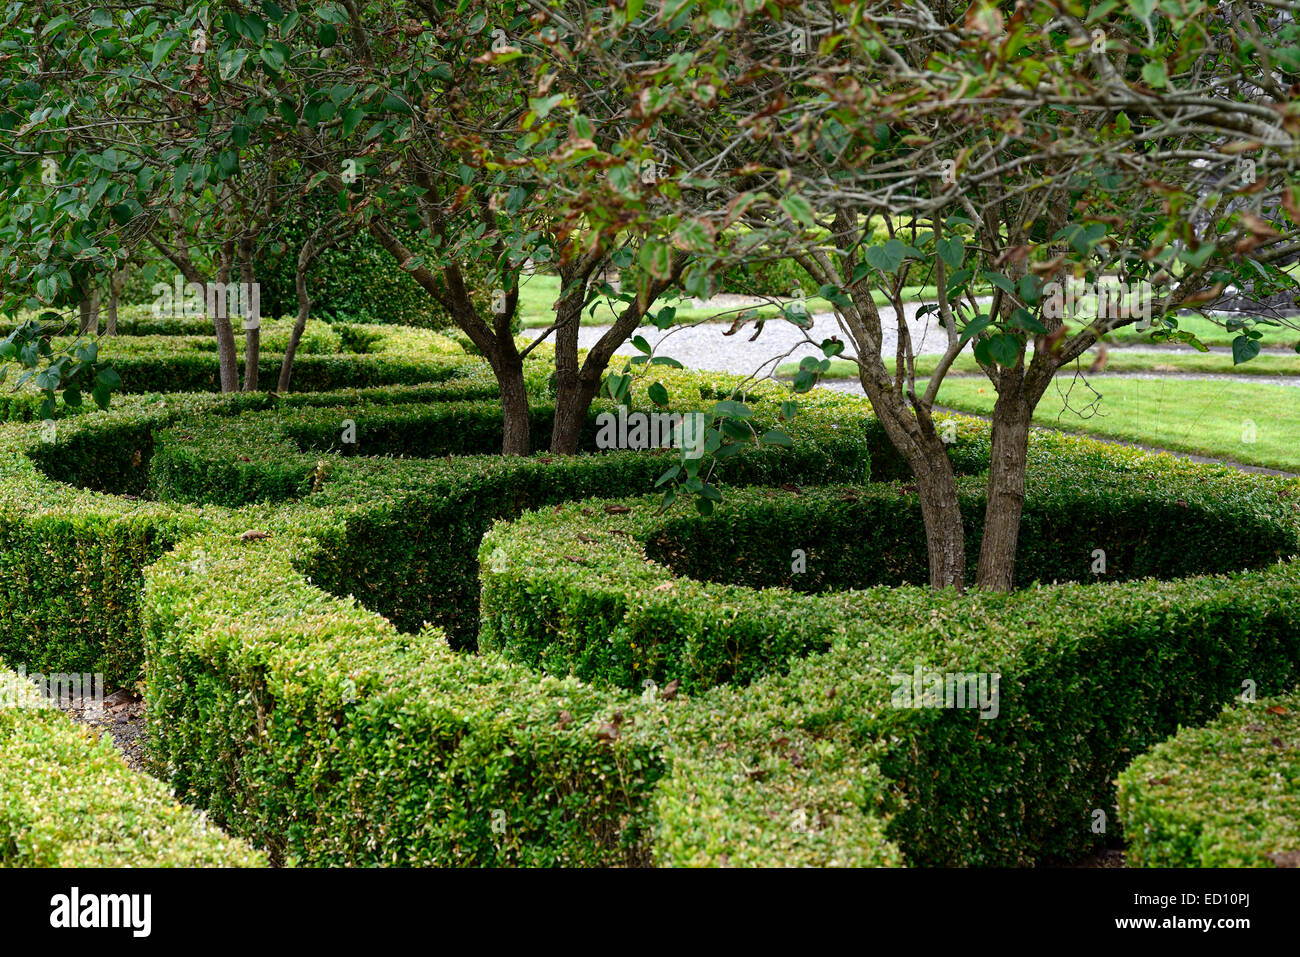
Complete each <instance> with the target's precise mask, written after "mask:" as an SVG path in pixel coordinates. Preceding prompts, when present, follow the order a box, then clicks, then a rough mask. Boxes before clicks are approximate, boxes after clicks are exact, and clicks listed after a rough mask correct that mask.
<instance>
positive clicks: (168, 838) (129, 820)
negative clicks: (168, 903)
mask: <svg viewBox="0 0 1300 957" xmlns="http://www.w3.org/2000/svg"><path fill="white" fill-rule="evenodd" d="M33 691H34V689H33V688H32V687H31V685H28V684H26V683H25V682H23V681H22V679H21V678H19V676H18V675H16V674H14V673H13V672H11V671H8V670H7V669H6V668H5V667H4V665H3V663H0V702H7V703H8V704H10V705H14V704H16V703H18V702H19V701H24V700H30V699H31V695H32V692H33ZM20 695H26V696H27V697H23V698H20V697H19V696H20ZM266 863H267V862H266V858H265V856H264V855H263V854H261V853H260V852H258V851H254V850H252V849H251V848H249V847H248V845H247V844H245V843H244V842H243V841H241V840H239V839H237V838H232V837H229V836H227V835H226V834H224V833H222V832H221V831H220V830H219V829H218V828H216V827H215V826H213V825H211V824H209V823H208V822H207V821H206V820H205V819H204V817H203V816H202V815H201V814H198V813H196V812H195V811H193V810H192V809H191V808H188V807H185V806H184V805H182V804H180V803H178V802H177V801H176V799H175V798H173V797H172V795H171V793H170V792H169V791H168V790H167V788H166V786H164V785H163V784H161V783H159V782H158V781H155V780H154V779H153V778H151V777H148V776H146V775H143V774H138V773H136V772H134V771H132V770H130V769H129V768H127V766H126V765H125V764H124V763H123V761H122V758H121V755H119V754H118V753H117V749H116V748H114V747H113V744H112V742H111V741H109V740H106V739H105V738H97V737H96V736H95V735H94V734H93V733H91V732H90V731H89V730H87V729H85V728H80V727H77V726H76V725H74V724H73V723H72V722H71V721H70V720H69V719H68V717H67V716H66V715H64V714H63V713H61V712H59V711H58V710H56V709H53V708H48V707H45V708H26V707H24V708H19V707H7V706H4V705H3V704H0V867H265V866H266Z"/></svg>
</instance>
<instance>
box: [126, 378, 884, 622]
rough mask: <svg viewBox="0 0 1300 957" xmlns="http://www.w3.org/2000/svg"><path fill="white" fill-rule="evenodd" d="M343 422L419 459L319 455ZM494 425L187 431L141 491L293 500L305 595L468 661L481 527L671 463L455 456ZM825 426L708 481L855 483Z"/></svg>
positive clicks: (542, 413) (854, 452) (491, 439)
mask: <svg viewBox="0 0 1300 957" xmlns="http://www.w3.org/2000/svg"><path fill="white" fill-rule="evenodd" d="M608 408H612V406H604V405H601V406H598V407H597V408H596V409H593V410H592V412H591V414H590V415H589V417H588V421H587V426H586V429H585V437H586V438H587V440H588V442H589V443H590V441H591V440H592V439H593V438H594V435H595V431H596V430H595V417H596V415H597V414H598V412H599V411H601V410H602V409H608ZM553 415H554V410H553V408H552V407H550V406H548V405H546V404H544V403H542V402H536V403H534V410H533V419H534V422H533V424H534V433H535V439H536V440H537V442H538V444H539V445H543V447H544V443H545V440H546V438H547V437H548V436H549V432H550V427H551V420H552V418H553ZM349 421H350V422H352V423H354V424H355V427H356V438H357V440H358V445H357V448H359V449H360V450H362V451H365V452H370V451H382V452H387V453H389V454H390V455H413V456H422V457H431V458H420V459H391V458H388V459H378V458H374V457H373V456H356V457H344V456H338V455H330V454H323V453H328V450H330V449H331V448H338V447H339V440H340V438H341V432H342V428H343V424H344V423H345V422H349ZM500 423H501V412H500V408H499V406H497V405H496V404H495V403H478V402H448V403H433V404H429V405H418V406H416V405H413V406H404V405H398V404H392V405H385V406H370V407H365V406H360V407H358V406H352V405H341V406H339V407H336V408H333V409H330V408H324V407H319V408H312V409H310V410H308V409H304V408H302V407H301V406H299V407H294V408H293V409H291V410H282V411H278V412H263V413H258V414H245V415H240V416H234V417H214V416H198V417H194V418H189V419H185V420H184V421H181V422H178V423H177V424H176V425H175V426H174V427H173V428H172V429H170V430H159V431H158V432H157V433H156V436H157V438H156V448H154V449H153V453H152V459H151V460H150V465H149V471H150V485H149V487H150V489H151V494H152V495H154V496H155V497H157V498H159V499H163V500H168V501H180V502H198V501H205V502H213V503H216V504H220V505H225V506H230V507H238V506H242V505H245V504H249V503H253V502H276V501H286V500H289V499H298V500H300V505H301V506H303V507H306V508H309V509H312V510H314V511H316V512H320V513H326V514H329V515H331V516H333V518H332V519H330V521H328V522H326V523H324V525H327V526H328V527H322V529H321V531H320V535H321V542H322V550H321V552H320V553H319V557H318V558H317V559H316V560H315V562H314V563H313V565H312V567H311V568H310V569H308V570H307V571H308V573H309V574H310V575H311V577H312V580H313V581H315V582H317V583H318V584H320V585H321V586H322V587H325V588H327V589H328V590H330V591H333V592H334V593H335V594H339V595H355V596H357V597H358V598H360V599H361V600H362V601H363V602H364V603H365V605H366V606H367V607H368V608H372V609H373V610H375V611H378V612H380V613H382V614H384V615H386V616H388V617H389V618H390V619H392V620H393V621H394V623H396V624H397V625H398V626H399V627H401V628H402V629H404V630H408V631H418V630H419V628H420V627H421V626H422V625H423V624H424V623H426V622H429V623H433V624H437V625H439V626H441V627H443V628H445V629H446V630H447V631H448V633H449V634H450V635H451V636H452V639H453V642H454V644H455V645H456V646H457V647H472V646H473V643H474V640H475V637H474V636H475V634H476V632H477V626H478V610H477V609H478V567H477V555H478V545H479V541H480V539H481V537H482V535H483V533H484V532H485V531H486V530H487V528H488V526H489V525H490V524H491V522H492V521H494V520H496V519H499V518H505V517H512V516H514V515H517V514H519V513H520V512H521V511H523V510H524V509H525V508H529V507H539V506H542V505H549V504H556V503H559V502H564V501H569V500H572V499H573V498H575V497H581V496H586V495H611V494H621V493H623V492H625V491H626V490H627V489H628V488H639V489H644V490H649V489H651V488H652V487H653V486H654V482H655V481H656V479H657V478H658V477H659V475H660V474H661V473H662V472H663V470H664V469H665V468H666V467H667V465H668V463H669V461H670V457H669V454H668V453H667V452H665V453H663V454H662V455H660V454H647V453H644V452H633V451H617V452H606V453H601V454H593V455H579V456H576V457H567V456H550V455H547V454H545V452H544V451H543V452H541V453H538V454H536V455H533V456H531V457H523V458H511V459H502V458H501V457H500V456H482V455H479V456H474V455H466V454H465V453H467V452H473V451H478V450H482V449H490V448H491V447H492V446H493V445H494V444H495V443H496V442H497V441H499V436H500V429H501V425H500ZM832 425H834V423H830V422H827V421H825V420H819V419H817V418H814V417H811V416H809V417H806V418H804V421H802V422H798V421H796V424H795V425H793V426H791V428H790V433H791V436H792V438H793V439H794V442H795V444H794V446H793V447H792V448H788V449H776V448H772V447H758V446H754V447H751V448H747V449H745V450H744V451H743V452H742V453H741V454H739V455H737V456H735V457H733V458H732V459H730V460H728V461H727V462H726V463H725V468H724V470H723V473H722V474H723V476H724V477H725V478H726V480H727V481H729V482H732V483H737V484H749V483H756V484H767V485H779V484H782V483H787V482H791V481H822V482H824V481H837V480H838V481H854V480H861V479H863V478H865V477H866V476H867V474H868V473H869V471H870V463H869V458H868V455H867V451H866V450H867V442H866V441H865V440H864V439H863V437H862V435H861V434H860V433H855V432H853V431H851V430H849V429H847V428H845V429H843V430H841V429H838V428H832ZM476 447H477V448H476ZM304 449H308V451H304ZM453 455H454V456H456V458H453V459H451V460H450V461H448V460H447V458H446V457H448V456H453ZM432 457H436V458H432Z"/></svg>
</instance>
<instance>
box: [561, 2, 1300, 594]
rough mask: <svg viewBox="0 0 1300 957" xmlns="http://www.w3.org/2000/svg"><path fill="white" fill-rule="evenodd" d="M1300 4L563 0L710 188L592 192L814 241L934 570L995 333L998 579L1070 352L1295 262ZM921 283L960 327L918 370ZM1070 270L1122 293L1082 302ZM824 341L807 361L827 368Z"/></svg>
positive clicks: (991, 498) (804, 252)
mask: <svg viewBox="0 0 1300 957" xmlns="http://www.w3.org/2000/svg"><path fill="white" fill-rule="evenodd" d="M1293 6H1294V5H1291V4H1284V3H1274V2H1269V3H1260V2H1256V3H1226V4H1219V5H1217V6H1207V5H1200V4H1184V3H1180V2H1156V0H1130V2H1128V3H1125V4H1116V3H1103V4H1095V5H1089V4H1086V3H1080V2H1072V0H1051V2H1044V3H1039V4H1024V3H1018V4H1013V3H1001V4H998V3H992V2H977V3H974V4H969V3H965V2H963V3H960V4H958V3H942V2H940V3H926V2H920V3H914V4H906V5H901V4H896V3H889V2H811V0H802V2H797V3H788V4H779V5H776V4H757V3H755V4H740V5H738V4H731V3H723V2H720V0H719V2H713V0H675V2H668V3H665V4H663V5H661V6H660V7H659V8H658V9H655V10H650V9H649V8H648V7H645V6H643V5H641V4H636V3H627V4H625V5H622V7H621V9H620V10H618V11H617V12H614V13H611V12H610V11H609V9H608V8H606V7H605V6H604V5H603V4H596V3H588V4H582V3H568V2H563V0H554V2H553V3H551V4H549V5H548V7H547V9H548V13H549V14H550V15H551V18H552V19H554V20H556V21H563V22H564V23H565V24H566V25H567V29H568V30H569V32H570V34H571V35H573V36H574V37H577V38H578V40H577V42H579V43H586V44H587V49H589V50H592V51H595V52H593V53H592V55H591V56H590V58H589V63H588V66H587V75H588V82H589V83H590V84H591V85H592V86H594V87H598V88H600V89H602V90H606V91H609V94H608V95H609V96H611V97H617V98H621V99H622V102H623V104H624V106H623V109H624V111H625V112H626V113H628V114H629V115H633V116H636V117H637V118H638V119H639V120H640V130H641V131H642V134H643V135H642V149H644V150H646V151H649V150H652V149H659V150H662V151H666V152H667V154H668V155H670V156H673V157H675V158H676V161H675V164H674V168H675V169H676V170H677V175H676V185H677V187H678V189H677V191H676V195H680V196H682V197H684V198H686V199H688V200H689V202H683V203H681V204H679V206H678V209H677V210H676V211H675V215H673V214H669V216H667V217H666V216H665V214H664V212H663V210H662V208H659V209H656V210H653V211H648V212H646V213H643V212H642V211H640V210H638V209H636V208H635V207H628V206H617V197H615V196H611V195H610V194H609V193H608V192H601V191H598V190H593V191H591V192H590V193H589V195H588V197H587V199H588V202H589V210H590V213H591V215H592V217H593V218H595V219H598V220H602V221H606V222H610V223H618V224H619V226H622V224H623V223H624V222H625V220H626V218H628V217H630V216H633V215H656V216H658V220H657V222H658V224H659V225H660V226H662V225H664V224H665V223H671V224H672V225H673V228H675V230H676V233H675V239H676V241H677V243H678V245H679V246H680V247H681V248H685V249H696V248H698V247H701V246H703V247H706V249H707V248H708V247H711V248H712V253H711V255H712V257H713V258H714V259H715V260H716V259H717V257H718V256H719V255H720V250H721V248H722V247H724V246H729V245H730V246H731V247H732V248H733V249H734V247H735V244H734V243H726V242H720V241H718V237H720V236H724V235H727V234H728V233H729V234H730V235H732V236H739V238H740V241H741V242H742V243H753V244H761V245H763V246H764V247H765V248H768V249H779V250H784V251H786V252H787V253H788V254H790V255H792V256H794V257H795V258H796V259H797V260H798V261H799V262H800V263H801V264H802V266H803V267H804V269H805V270H806V271H807V272H808V274H809V275H810V276H812V277H813V279H814V280H815V281H816V283H817V284H819V285H820V286H821V289H822V292H823V294H824V295H825V296H827V297H828V298H830V299H831V301H832V302H833V304H834V308H835V314H836V317H837V318H838V320H839V324H840V327H841V329H842V331H843V334H844V337H845V339H846V340H847V342H848V344H849V345H850V346H851V350H850V352H849V353H848V354H849V356H850V357H851V358H852V359H853V360H854V361H855V362H856V363H857V366H858V374H859V380H860V382H861V384H862V387H863V389H864V391H865V392H866V394H867V397H868V398H869V399H870V401H871V404H872V407H873V408H874V410H875V412H876V415H877V416H878V418H879V420H880V422H881V423H882V425H883V427H884V429H885V431H886V433H887V434H888V436H889V438H890V440H891V442H892V443H893V444H894V445H895V447H896V448H897V449H898V451H899V452H900V453H901V454H902V456H903V458H904V459H905V460H906V461H907V463H908V465H909V466H910V467H911V469H912V471H913V473H914V475H915V484H916V489H917V494H918V496H919V499H920V505H921V510H922V513H923V515H924V519H925V527H926V537H927V542H928V548H929V558H930V573H931V583H932V584H933V585H934V586H935V587H947V586H954V587H958V588H960V587H963V586H964V584H965V565H966V543H965V540H964V532H963V526H962V518H961V514H960V511H959V508H958V497H957V484H956V479H955V475H954V472H953V467H952V465H951V462H950V460H949V457H948V454H947V448H946V442H945V435H944V433H943V431H942V430H940V429H939V428H937V427H936V424H935V421H934V418H933V413H934V409H935V402H936V398H937V395H938V390H939V387H940V384H941V383H942V381H943V378H944V376H945V374H946V373H947V371H948V370H949V369H950V368H951V367H952V363H953V362H954V360H955V359H956V358H957V356H958V355H959V354H960V353H961V352H962V351H963V350H966V349H969V350H971V351H972V352H973V354H974V357H975V359H976V360H977V361H978V363H979V365H980V367H981V369H982V370H983V372H984V374H985V375H986V376H987V377H988V379H989V381H990V382H991V383H992V385H993V387H994V388H995V390H996V391H997V394H998V398H997V402H996V405H995V408H994V410H993V439H992V443H993V444H992V455H991V460H990V468H989V473H988V503H987V514H986V517H985V522H984V531H983V538H982V541H981V545H980V556H979V564H978V571H977V578H976V582H977V584H978V585H980V586H981V587H987V588H994V589H1007V588H1010V587H1011V585H1012V582H1013V579H1014V571H1015V554H1016V544H1017V540H1018V531H1019V524H1020V516H1021V511H1022V506H1023V500H1024V493H1025V476H1026V467H1027V466H1026V461H1027V446H1028V434H1029V428H1030V421H1031V417H1032V415H1033V411H1034V408H1035V407H1036V406H1037V404H1038V402H1039V400H1040V399H1041V397H1042V395H1043V393H1044V391H1045V390H1046V388H1047V387H1048V385H1049V384H1050V383H1051V382H1052V381H1053V379H1054V377H1055V376H1056V375H1057V374H1058V373H1059V372H1060V371H1061V370H1062V369H1064V368H1066V367H1067V366H1068V365H1069V364H1070V363H1073V362H1075V361H1076V360H1077V359H1078V358H1079V356H1081V355H1082V354H1083V353H1084V352H1086V351H1087V350H1088V349H1090V348H1091V347H1092V346H1093V345H1095V344H1096V343H1097V342H1098V341H1100V340H1101V339H1102V337H1104V336H1105V335H1106V334H1108V333H1110V332H1112V331H1114V330H1115V329H1118V328H1120V327H1122V326H1125V325H1130V324H1133V323H1137V322H1143V321H1146V320H1147V319H1149V320H1151V321H1152V322H1153V326H1154V329H1155V332H1154V333H1153V335H1154V336H1155V337H1157V338H1161V339H1166V340H1167V339H1184V340H1186V339H1188V338H1189V337H1188V336H1187V334H1186V333H1184V332H1182V331H1181V330H1179V328H1178V326H1177V318H1176V315H1177V312H1178V311H1179V310H1184V309H1188V308H1191V307H1194V306H1198V305H1201V306H1204V305H1207V304H1210V303H1213V302H1214V301H1216V300H1218V299H1219V298H1220V296H1221V294H1222V293H1223V290H1224V288H1225V286H1228V285H1235V286H1237V287H1251V288H1253V289H1255V290H1256V291H1257V293H1259V294H1263V293H1266V292H1270V291H1276V290H1278V289H1282V288H1290V289H1294V288H1296V282H1295V280H1294V279H1293V278H1292V277H1291V276H1290V275H1289V274H1288V273H1286V272H1284V271H1283V270H1282V269H1280V268H1279V266H1280V264H1282V263H1285V262H1287V261H1288V260H1289V259H1293V258H1294V256H1295V254H1296V252H1297V249H1298V248H1300V247H1298V246H1297V237H1300V230H1298V229H1297V226H1298V225H1300V203H1298V202H1297V188H1296V187H1295V186H1294V185H1293V183H1294V175H1295V169H1296V165H1295V164H1296V161H1297V132H1300V103H1297V102H1296V100H1295V91H1296V90H1297V89H1298V88H1300V87H1297V85H1296V80H1297V79H1298V78H1300V77H1298V76H1297V73H1296V71H1297V70H1300V53H1297V51H1300V46H1297V45H1296V41H1297V39H1300V35H1298V31H1300V26H1297V24H1296V22H1295V20H1294V16H1293V13H1294V11H1293V9H1292V8H1293ZM647 20H648V21H652V22H654V23H656V24H657V25H658V26H659V27H660V28H661V29H662V30H663V31H665V33H667V34H670V35H672V36H674V37H676V38H680V41H681V42H680V45H679V47H678V49H677V50H676V51H675V52H674V53H673V54H672V55H671V56H668V57H664V58H663V59H661V60H656V61H650V62H647V61H644V60H633V59H629V58H626V57H623V56H620V49H619V46H618V43H617V41H616V40H614V39H612V38H613V37H616V36H618V35H619V34H620V33H621V32H622V31H632V32H636V31H639V30H640V29H642V23H643V21H647ZM606 111H607V112H611V113H616V112H617V109H616V108H615V107H613V106H609V107H606ZM672 192H673V191H671V190H661V193H663V194H671V193H672ZM611 206H613V207H614V209H617V213H616V212H614V209H612V208H611ZM701 209H712V210H717V211H718V212H716V213H714V214H705V215H700V210H701ZM738 230H743V232H739V233H738V232H737V231H738ZM881 230H884V231H885V232H886V233H887V238H885V239H883V240H882V239H880V238H879V235H878V234H879V231H881ZM709 256H710V254H709V253H708V252H706V253H705V258H709ZM701 264H702V262H700V261H697V265H701ZM922 282H924V283H930V284H933V285H935V286H936V287H937V294H936V296H935V298H934V301H933V302H932V303H930V304H929V305H928V306H927V307H926V309H927V311H930V312H931V313H932V314H933V320H934V322H935V324H936V326H937V328H938V329H939V331H940V332H941V335H942V337H943V339H944V345H945V350H944V353H943V355H942V357H941V359H940V360H939V362H938V365H937V368H936V369H935V371H934V372H933V373H932V374H930V375H929V376H928V377H919V376H918V375H917V371H916V362H915V359H916V352H917V344H916V343H914V342H913V341H912V338H911V334H910V327H909V324H908V323H907V322H906V321H905V311H904V308H903V303H902V301H901V294H902V289H903V287H904V286H905V285H907V284H919V283H922ZM1072 282H1075V283H1077V282H1083V283H1085V284H1088V287H1089V288H1090V289H1092V290H1094V291H1095V290H1096V287H1097V286H1098V285H1101V286H1103V287H1109V288H1111V289H1114V288H1115V287H1118V288H1119V289H1121V290H1123V291H1124V292H1125V293H1126V294H1127V295H1126V296H1125V297H1124V298H1123V299H1121V300H1119V301H1116V299H1103V300H1102V305H1101V308H1100V309H1096V308H1094V309H1091V310H1085V311H1083V312H1079V311H1075V310H1072V309H1071V308H1070V302H1071V299H1072V297H1073V293H1074V289H1073V287H1072V286H1071V283H1072ZM1102 291H1103V292H1105V291H1107V290H1106V289H1105V288H1103V290H1102ZM873 292H875V293H877V294H880V293H883V294H884V296H885V298H886V299H887V300H888V301H890V302H891V303H892V304H893V306H894V309H893V312H894V315H893V316H892V317H890V316H888V315H887V314H882V311H881V309H880V308H878V306H877V305H876V300H875V299H874V298H873V295H872V293H873ZM1135 307H1136V308H1135ZM793 318H796V319H797V318H798V317H797V316H796V317H793ZM888 324H893V325H894V327H895V328H894V329H893V330H890V329H889V328H888ZM1254 325H1255V323H1253V322H1252V321H1246V322H1242V323H1241V324H1240V335H1239V336H1238V339H1237V342H1236V344H1235V347H1234V352H1235V354H1236V358H1237V359H1238V360H1239V361H1240V360H1244V359H1246V358H1249V357H1250V356H1251V355H1253V354H1254V353H1256V352H1258V349H1259V344H1258V339H1259V337H1260V336H1261V332H1260V330H1259V329H1257V328H1254ZM890 332H892V335H890V334H888V333H890ZM822 345H823V346H824V349H825V351H826V354H827V355H833V354H836V353H837V352H838V351H839V349H840V348H841V347H840V345H839V344H838V343H835V342H830V341H827V342H825V343H823V344H822ZM806 361H807V363H808V369H807V370H806V371H805V372H803V373H801V375H800V377H799V381H798V382H797V385H798V386H800V387H808V386H810V385H811V384H812V382H813V381H814V379H815V374H816V370H817V363H815V362H813V361H811V360H806ZM926 378H928V381H926Z"/></svg>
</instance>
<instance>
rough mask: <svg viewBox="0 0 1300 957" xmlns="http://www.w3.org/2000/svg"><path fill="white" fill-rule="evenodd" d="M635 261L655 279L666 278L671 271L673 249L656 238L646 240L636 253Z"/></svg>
mask: <svg viewBox="0 0 1300 957" xmlns="http://www.w3.org/2000/svg"><path fill="white" fill-rule="evenodd" d="M637 262H639V263H640V264H641V267H642V268H643V269H645V270H646V271H647V272H648V273H650V275H651V276H653V277H654V278H655V279H667V278H668V277H669V276H671V275H672V271H673V251H672V249H671V248H670V247H669V246H668V245H667V244H666V243H661V242H659V241H658V240H654V239H651V240H647V241H646V243H645V245H643V246H642V247H641V251H640V252H639V253H637Z"/></svg>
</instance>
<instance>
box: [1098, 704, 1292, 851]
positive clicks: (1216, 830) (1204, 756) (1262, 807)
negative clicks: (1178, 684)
mask: <svg viewBox="0 0 1300 957" xmlns="http://www.w3.org/2000/svg"><path fill="white" fill-rule="evenodd" d="M1119 811H1120V818H1121V820H1122V821H1123V824H1124V831H1125V833H1126V835H1127V836H1128V854H1127V858H1126V860H1127V863H1128V865H1129V866H1130V867H1294V866H1295V864H1296V860H1297V855H1300V695H1296V694H1290V695H1286V696H1284V697H1280V698H1270V699H1265V700H1262V701H1253V702H1250V703H1244V702H1242V701H1240V700H1238V701H1236V702H1234V703H1232V704H1230V705H1228V706H1226V707H1225V708H1224V711H1223V714H1222V715H1221V716H1219V717H1218V718H1216V719H1215V720H1214V721H1212V722H1210V723H1209V724H1207V725H1205V726H1204V727H1200V728H1195V727H1188V728H1183V729H1181V730H1180V731H1179V732H1178V733H1177V734H1176V735H1174V736H1173V737H1172V738H1170V739H1169V740H1167V741H1165V742H1164V743H1162V744H1159V745H1157V746H1156V747H1154V748H1152V749H1151V750H1150V751H1149V752H1147V753H1146V754H1144V755H1142V756H1141V757H1139V758H1138V759H1137V760H1136V761H1134V762H1133V764H1132V765H1130V766H1129V767H1128V769H1127V770H1125V771H1124V773H1123V774H1121V775H1120V777H1119Z"/></svg>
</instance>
